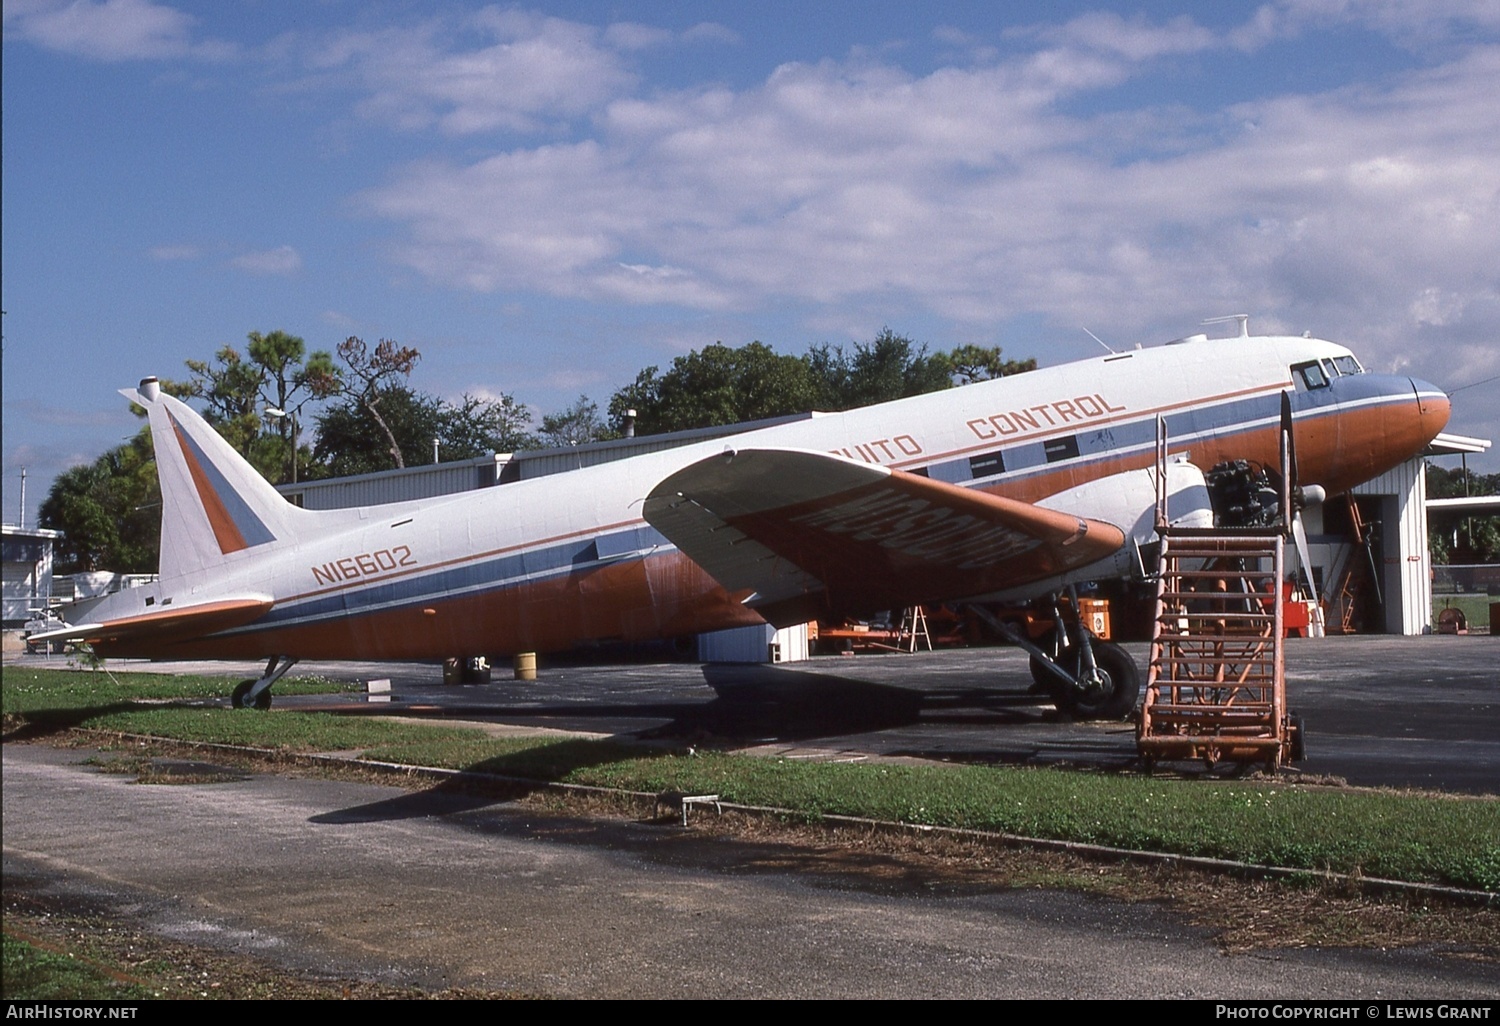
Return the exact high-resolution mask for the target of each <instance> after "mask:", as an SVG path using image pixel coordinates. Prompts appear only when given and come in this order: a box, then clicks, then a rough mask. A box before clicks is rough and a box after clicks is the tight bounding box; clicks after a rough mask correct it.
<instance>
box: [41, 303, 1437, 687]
mask: <svg viewBox="0 0 1500 1026" xmlns="http://www.w3.org/2000/svg"><path fill="white" fill-rule="evenodd" d="M122 394H123V395H125V396H127V397H128V398H129V399H130V400H132V401H133V402H135V403H138V404H140V405H141V406H143V407H145V409H146V411H147V413H148V415H149V417H150V423H151V434H152V438H153V440H154V443H155V448H156V461H157V472H158V474H159V475H160V478H161V491H162V502H163V515H162V534H161V575H160V580H159V581H158V582H157V583H155V584H152V585H150V586H148V587H142V588H135V589H129V590H125V591H121V592H119V593H117V594H114V595H110V596H108V597H106V598H104V599H102V600H99V601H98V602H97V604H96V605H94V606H93V607H92V608H89V609H86V610H83V612H82V617H81V618H82V619H83V620H86V621H87V622H82V623H80V622H79V620H80V614H79V613H78V612H75V613H73V614H72V615H71V616H70V617H69V619H71V620H73V621H74V623H75V624H78V625H77V626H74V627H69V628H66V629H62V630H57V631H52V632H48V633H47V634H46V635H43V636H40V637H39V638H38V639H36V640H45V639H46V638H47V637H52V638H64V637H66V638H69V639H73V640H85V641H87V642H89V643H90V644H91V645H92V646H93V647H94V649H95V651H96V652H98V653H99V654H100V655H105V656H126V657H149V658H156V659H202V658H211V659H241V658H243V659H250V658H255V659H265V660H267V667H266V672H265V673H264V674H263V675H262V676H261V677H260V678H259V679H257V680H254V681H246V682H244V683H243V684H241V685H240V686H239V687H238V688H237V689H236V691H235V695H234V703H235V705H237V706H241V707H259V708H265V707H267V706H269V704H270V698H271V695H270V690H269V689H270V687H271V685H272V684H274V683H275V681H276V680H277V679H279V678H280V677H281V675H282V674H284V673H285V672H286V671H287V670H288V669H290V667H291V666H292V664H293V663H295V662H296V661H297V660H299V659H361V660H381V659H385V660H424V659H442V658H444V657H448V656H454V655H459V654H467V655H471V656H477V655H490V656H509V655H511V654H514V653H517V652H533V651H540V652H547V651H558V650H563V649H567V648H570V647H573V646H576V645H580V644H584V643H588V642H592V641H597V640H604V639H624V640H638V639H647V638H661V637H675V636H679V635H684V634H693V633H697V632H702V631H710V630H717V629H721V628H727V627H736V626H743V625H750V624H759V623H762V622H765V621H769V622H770V623H773V624H776V625H778V626H786V625H789V624H794V623H800V622H803V621H806V620H810V619H813V618H816V617H828V616H838V615H846V614H859V613H868V612H871V611H875V610H884V609H895V608H901V607H905V606H910V605H915V604H918V603H927V602H937V601H948V600H961V599H987V598H1019V597H1034V596H1039V595H1044V594H1047V593H1049V592H1055V591H1058V590H1060V589H1063V588H1066V587H1068V586H1069V585H1070V584H1072V583H1074V582H1078V581H1084V580H1100V579H1107V578H1114V577H1121V576H1126V575H1129V574H1131V573H1132V572H1133V571H1134V572H1137V573H1138V572H1139V571H1138V568H1139V565H1140V555H1139V552H1138V551H1136V547H1137V546H1138V545H1141V544H1147V543H1149V542H1151V541H1152V540H1153V538H1154V510H1155V498H1156V477H1157V470H1156V466H1157V461H1156V455H1155V445H1156V434H1157V422H1158V418H1164V419H1165V422H1166V426H1167V434H1168V437H1169V438H1170V440H1171V450H1172V456H1173V459H1172V460H1170V461H1169V462H1168V463H1167V464H1166V467H1167V470H1166V476H1167V492H1168V494H1169V496H1170V499H1171V504H1170V508H1171V510H1172V511H1173V514H1174V522H1175V523H1182V524H1186V525H1189V526H1211V525H1212V524H1213V522H1214V517H1215V511H1214V509H1213V500H1212V498H1211V489H1210V488H1209V487H1208V486H1207V485H1206V484H1205V474H1204V471H1205V470H1209V469H1210V468H1213V467H1215V466H1216V465H1219V464H1224V463H1226V462H1229V461H1247V462H1248V463H1249V464H1250V465H1252V466H1254V465H1260V466H1263V467H1270V468H1274V467H1278V466H1280V463H1279V462H1278V458H1279V451H1280V435H1281V426H1282V422H1283V420H1284V419H1286V416H1285V414H1284V413H1283V410H1284V409H1289V410H1290V419H1291V421H1292V423H1293V425H1294V427H1293V431H1294V433H1295V437H1296V447H1297V452H1298V461H1299V465H1300V477H1301V479H1302V480H1303V481H1305V482H1310V483H1313V484H1316V485H1320V486H1322V488H1323V489H1325V490H1326V492H1327V493H1328V494H1338V493H1339V492H1342V491H1344V490H1347V489H1348V488H1350V487H1351V486H1353V485H1355V484H1358V483H1360V482H1362V481H1365V480H1367V479H1368V478H1370V477H1373V476H1375V475H1377V474H1379V473H1382V472H1383V471H1385V470H1387V469H1389V468H1391V467H1393V466H1395V465H1397V464H1398V463H1400V462H1401V461H1403V460H1405V459H1407V458H1409V457H1410V456H1412V455H1413V454H1415V453H1417V452H1419V451H1420V450H1421V449H1422V447H1423V446H1425V445H1426V444H1427V443H1428V442H1429V441H1431V440H1432V438H1433V437H1434V436H1435V435H1436V434H1437V433H1438V432H1439V431H1440V430H1442V428H1443V426H1444V425H1445V424H1446V423H1447V420H1448V412H1449V404H1448V398H1447V396H1446V395H1445V394H1444V393H1443V392H1442V391H1440V390H1439V389H1437V388H1435V387H1434V386H1432V385H1430V384H1427V383H1425V382H1423V381H1417V380H1413V379H1411V378H1407V377H1402V376H1391V375H1382V374H1370V373H1365V372H1364V371H1363V370H1362V369H1361V367H1360V365H1359V363H1358V362H1357V361H1356V359H1355V358H1354V356H1353V354H1351V353H1350V351H1349V350H1348V349H1346V348H1344V347H1343V346H1341V345H1336V344H1334V343H1331V342H1325V341H1321V340H1318V339H1311V338H1306V337H1302V338H1298V337H1281V336H1275V337H1265V336H1263V337H1250V336H1249V335H1248V332H1247V331H1246V330H1245V328H1244V324H1243V321H1242V324H1241V334H1240V335H1239V336H1238V337H1232V338H1224V339H1212V340H1211V339H1208V338H1207V337H1206V336H1203V335H1198V336H1194V337H1192V338H1189V339H1184V340H1181V341H1180V342H1178V343H1176V344H1168V345H1166V346H1161V347H1154V348H1150V349H1136V350H1134V351H1129V352H1121V353H1117V354H1114V355H1110V356H1103V357H1100V358H1097V359H1091V360H1084V361H1080V362H1077V363H1070V364H1066V365H1062V366H1057V367H1052V368H1046V369H1042V370H1037V371H1034V372H1031V373H1027V374H1024V375H1019V376H1015V377H1009V378H1004V379H1001V380H994V381H986V382H981V383H977V384H972V385H968V386H964V387H961V388H956V389H953V390H950V391H946V392H937V393H932V394H929V395H922V396H916V397H913V398H909V399H901V400H898V401H895V402H889V403H882V404H880V405H878V406H871V407H867V408H864V409H859V410H853V411H850V412H848V413H840V414H828V415H817V416H814V417H812V418H810V419H806V420H802V421H798V422H794V423H789V424H781V425H778V426H773V427H767V428H763V429H759V430H755V431H750V432H748V433H745V434H741V435H735V436H733V437H732V438H731V439H729V440H727V441H726V440H725V439H719V440H715V441H709V442H703V443H699V444H694V445H689V446H685V447H682V448H677V449H670V450H666V451H661V452H655V453H650V454H647V455H642V456H636V457H633V458H629V459H623V460H620V461H618V462H614V463H607V464H604V465H600V466H593V467H587V468H583V469H579V470H574V471H570V472H567V473H563V474H558V475H554V476H550V477H543V478H538V479H534V480H522V481H518V482H514V483H510V484H504V485H500V486H497V487H493V488H488V489H483V490H479V491H474V492H467V493H463V494H458V495H452V496H446V497H441V498H436V499H424V500H421V501H417V502H400V503H393V504H389V505H380V506H370V507H364V508H360V509H348V510H333V511H310V510H304V509H300V508H298V507H296V506H293V505H291V504H290V503H288V502H287V501H286V500H285V499H283V498H282V497H281V495H280V494H278V493H277V492H276V491H275V489H273V488H272V487H271V485H270V484H268V483H267V482H266V481H265V480H264V479H263V478H261V477H260V476H259V475H258V474H257V473H256V472H255V471H254V470H253V469H252V468H251V467H250V466H249V465H248V464H247V463H246V462H245V461H244V460H243V459H241V458H240V456H239V455H238V454H237V453H236V452H235V451H234V450H233V449H232V448H231V447H230V446H229V445H228V444H227V443H226V442H225V441H224V440H223V439H222V438H220V437H219V435H218V434H217V433H216V432H215V431H214V430H213V428H211V427H209V426H208V425H207V424H206V423H205V422H204V421H203V420H202V419H201V418H200V417H199V416H198V415H197V414H196V413H194V412H193V411H192V410H191V409H189V408H188V407H187V406H185V405H184V404H182V403H181V402H179V401H177V400H176V399H173V398H171V397H170V396H168V395H166V394H164V393H163V392H162V391H161V389H160V388H159V386H158V384H157V381H156V379H155V378H147V379H145V380H144V381H142V382H141V383H140V387H139V388H137V389H133V390H131V389H126V390H122ZM1288 400H1289V401H1288ZM1240 466H1243V464H1240ZM1221 512H1222V511H1221ZM1072 629H1073V630H1078V629H1079V628H1076V627H1075V628H1072ZM1081 640H1082V649H1083V652H1084V653H1086V654H1085V655H1082V656H1079V655H1077V654H1076V653H1077V652H1078V647H1077V646H1073V647H1071V648H1069V649H1068V651H1070V652H1073V653H1075V654H1074V655H1073V656H1072V657H1071V658H1069V657H1066V656H1064V655H1060V654H1058V653H1057V652H1056V651H1054V652H1053V653H1052V655H1051V656H1050V657H1049V656H1043V658H1048V659H1049V661H1050V662H1051V668H1050V669H1048V670H1047V671H1046V672H1047V673H1050V674H1053V675H1054V676H1058V677H1059V679H1061V680H1063V681H1066V682H1068V687H1064V688H1057V689H1054V693H1055V694H1058V702H1059V705H1060V706H1065V707H1067V706H1071V707H1073V710H1074V711H1075V712H1077V713H1079V714H1081V715H1105V716H1123V715H1126V714H1128V713H1129V712H1130V710H1131V708H1132V706H1133V705H1134V702H1135V700H1136V697H1137V694H1138V689H1139V675H1138V671H1137V669H1136V666H1135V664H1134V662H1133V660H1132V659H1131V658H1130V656H1129V655H1128V654H1126V653H1125V651H1124V650H1123V649H1120V648H1119V646H1116V645H1111V644H1109V643H1107V642H1100V641H1095V642H1093V643H1092V646H1091V645H1090V643H1089V640H1088V638H1087V636H1086V635H1085V636H1084V637H1083V638H1082V639H1081ZM1087 653H1092V654H1091V655H1090V654H1087ZM1059 670H1061V671H1062V672H1061V673H1060V674H1059V673H1058V671H1059Z"/></svg>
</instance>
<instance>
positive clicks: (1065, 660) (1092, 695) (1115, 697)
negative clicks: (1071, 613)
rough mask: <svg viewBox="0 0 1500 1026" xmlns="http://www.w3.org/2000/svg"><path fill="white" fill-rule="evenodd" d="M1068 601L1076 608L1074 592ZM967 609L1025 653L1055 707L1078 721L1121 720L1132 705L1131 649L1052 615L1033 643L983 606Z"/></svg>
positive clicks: (1135, 672)
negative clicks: (1045, 631) (1047, 627)
mask: <svg viewBox="0 0 1500 1026" xmlns="http://www.w3.org/2000/svg"><path fill="white" fill-rule="evenodd" d="M1070 590H1071V589H1070ZM1073 600H1074V605H1073V608H1075V609H1076V608H1078V605H1077V596H1076V595H1074V596H1073ZM968 608H969V610H970V611H971V612H973V613H975V614H976V615H977V616H978V617H979V618H980V619H981V620H983V621H984V622H985V623H987V624H988V625H989V626H990V627H991V628H992V629H993V630H994V631H996V632H997V633H998V634H1000V635H1001V636H1002V637H1004V638H1005V639H1006V640H1007V641H1009V642H1010V643H1011V644H1013V645H1016V646H1018V647H1020V648H1023V649H1025V650H1026V651H1027V652H1028V653H1030V655H1031V675H1032V678H1033V679H1034V680H1035V681H1036V682H1037V684H1038V685H1040V686H1041V687H1042V689H1043V690H1044V691H1045V692H1046V693H1047V694H1049V695H1050V696H1052V701H1053V704H1055V705H1056V706H1057V710H1058V712H1060V713H1063V714H1065V715H1068V716H1072V717H1074V718H1077V719H1082V720H1122V719H1125V718H1127V717H1128V716H1129V715H1130V713H1131V712H1132V711H1133V710H1134V709H1135V702H1136V699H1137V698H1138V697H1139V696H1140V691H1141V674H1140V670H1139V669H1137V668H1136V665H1135V660H1134V659H1132V658H1131V657H1130V653H1129V652H1126V651H1125V649H1123V648H1121V647H1120V646H1119V645H1116V644H1115V643H1114V642H1112V641H1100V640H1099V639H1098V638H1096V637H1094V635H1093V634H1092V633H1091V632H1090V631H1089V629H1088V628H1087V627H1085V626H1083V624H1081V623H1078V622H1076V621H1075V622H1071V623H1070V622H1067V621H1065V620H1064V619H1063V618H1062V617H1061V616H1060V615H1055V614H1054V617H1053V619H1054V623H1055V626H1054V627H1053V629H1052V630H1051V631H1050V632H1049V633H1048V634H1047V636H1046V637H1045V638H1043V639H1042V645H1041V646H1038V645H1035V644H1033V643H1032V642H1031V640H1030V639H1029V638H1027V637H1025V636H1024V635H1023V634H1022V633H1021V632H1019V631H1017V630H1016V629H1015V628H1013V627H1012V626H1010V625H1009V624H1007V623H1005V622H1004V621H1002V620H1000V619H998V618H997V617H995V616H993V615H991V614H990V612H989V610H987V609H985V608H984V607H982V606H977V605H973V606H969V607H968Z"/></svg>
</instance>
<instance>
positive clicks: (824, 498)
mask: <svg viewBox="0 0 1500 1026" xmlns="http://www.w3.org/2000/svg"><path fill="white" fill-rule="evenodd" d="M644 514H645V517H646V520H647V521H648V522H649V523H650V524H651V525H652V526H653V527H655V528H656V529H657V530H658V531H660V532H661V533H662V534H664V535H665V536H666V537H667V538H668V540H670V541H671V542H672V543H673V544H675V545H676V546H677V547H678V548H679V549H680V550H682V552H684V553H686V554H687V556H688V557H689V558H691V559H692V560H693V561H694V562H696V563H697V564H698V565H699V566H701V567H703V569H704V570H706V571H708V573H709V574H710V575H712V576H713V577H714V579H716V580H717V581H718V582H719V583H720V584H722V585H723V586H724V587H725V588H726V589H727V590H729V591H730V592H731V593H733V592H737V591H751V592H753V594H752V595H751V596H750V597H749V598H748V599H746V600H745V601H746V604H747V605H749V606H750V607H752V608H753V609H755V610H756V611H757V612H758V613H760V614H761V615H762V616H764V617H765V618H766V619H767V620H769V621H770V622H771V623H773V624H776V625H777V626H787V625H789V624H793V623H801V622H803V621H806V620H811V619H814V618H816V617H818V616H821V615H828V614H843V613H850V612H859V611H864V612H871V611H875V610H882V609H900V608H904V607H906V606H910V605H915V604H918V603H922V602H936V601H942V600H948V599H959V598H965V597H969V596H975V595H983V594H986V593H989V592H994V591H1000V590H1004V589H1009V588H1014V587H1018V586H1022V585H1025V584H1026V583H1028V582H1030V581H1039V580H1043V579H1045V578H1049V577H1054V576H1056V575H1058V574H1060V573H1062V572H1064V571H1067V570H1070V569H1073V568H1075V567H1079V566H1085V565H1087V564H1089V563H1092V562H1095V561H1096V560H1100V559H1103V558H1104V557H1106V556H1108V555H1110V554H1111V553H1113V552H1115V551H1116V550H1117V549H1119V548H1120V547H1121V546H1122V545H1124V544H1125V535H1124V532H1122V531H1121V530H1120V529H1119V528H1117V527H1115V526H1114V525H1112V524H1107V523H1104V522H1103V521H1099V520H1088V519H1084V518H1082V517H1077V516H1073V515H1071V514H1067V513H1059V512H1056V511H1053V510H1047V509H1041V508H1039V507H1037V506H1032V505H1029V504H1027V503H1024V502H1016V501H1014V500H1011V499H1003V498H998V497H996V496H993V495H988V494H986V493H983V492H979V491H974V490H971V489H967V488H959V487H957V486H956V485H950V484H946V483H944V482H941V481H933V480H930V479H929V478H926V477H921V476H919V475H916V474H908V473H906V472H904V471H900V470H891V469H889V468H886V467H881V466H877V465H873V464H866V463H857V462H854V461H852V460H848V459H845V458H843V457H840V456H834V455H830V454H828V453H821V452H805V451H800V450H787V449H741V450H739V451H734V450H726V451H725V452H723V453H721V454H719V455H716V456H711V457H709V458H708V459H705V460H701V461H699V462H698V463H694V464H693V465H691V466H689V467H685V468H684V469H682V470H679V471H678V472H676V473H675V474H672V475H671V476H670V477H667V478H666V479H665V480H663V481H662V482H661V483H660V484H658V485H657V486H656V488H655V489H653V490H652V492H651V494H650V496H649V497H648V498H647V499H646V503H645V510H644Z"/></svg>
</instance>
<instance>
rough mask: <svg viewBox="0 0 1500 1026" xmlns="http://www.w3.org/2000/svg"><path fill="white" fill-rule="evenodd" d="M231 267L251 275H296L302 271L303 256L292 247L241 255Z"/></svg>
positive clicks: (233, 260)
mask: <svg viewBox="0 0 1500 1026" xmlns="http://www.w3.org/2000/svg"><path fill="white" fill-rule="evenodd" d="M229 263H230V265H231V266H233V267H237V268H239V269H240V270H242V271H248V272H250V273H251V274H294V273H296V272H297V271H300V270H301V269H302V254H300V253H298V252H297V251H296V250H295V249H293V248H292V247H291V246H277V247H276V248H275V249H262V250H253V251H251V252H249V253H241V254H240V255H239V256H237V257H235V258H234V259H232V260H230V261H229Z"/></svg>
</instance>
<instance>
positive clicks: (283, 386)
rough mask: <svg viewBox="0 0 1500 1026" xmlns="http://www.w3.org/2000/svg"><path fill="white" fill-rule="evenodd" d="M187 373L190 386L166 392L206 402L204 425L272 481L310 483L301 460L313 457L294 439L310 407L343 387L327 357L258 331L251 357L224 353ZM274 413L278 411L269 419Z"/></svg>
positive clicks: (171, 386) (291, 338)
mask: <svg viewBox="0 0 1500 1026" xmlns="http://www.w3.org/2000/svg"><path fill="white" fill-rule="evenodd" d="M187 368H188V371H189V373H190V374H191V377H190V378H189V379H188V380H187V381H166V382H163V383H162V386H163V388H165V389H166V390H167V391H168V392H170V393H171V394H173V395H176V396H177V397H179V398H183V399H188V398H193V399H198V400H201V401H202V402H203V403H204V404H205V407H206V408H205V409H204V411H203V415H204V418H205V419H206V420H207V421H208V422H209V423H210V424H212V425H213V426H214V429H215V430H217V431H218V432H219V434H221V435H223V436H224V438H225V440H226V441H228V442H229V444H230V445H232V446H234V447H235V449H236V450H238V451H239V452H240V454H241V455H243V456H244V457H245V458H246V459H247V460H249V461H250V463H251V465H253V466H254V467H255V468H256V469H257V470H258V471H260V472H261V473H262V474H263V475H264V476H265V477H266V478H267V479H268V480H271V481H273V482H278V483H280V482H284V481H288V480H291V479H293V478H295V477H299V476H307V475H306V474H305V473H299V469H300V468H299V466H294V464H293V459H294V458H295V459H296V460H297V461H298V464H299V465H305V464H306V463H307V461H308V460H309V459H311V455H312V452H311V449H309V448H307V447H306V446H303V445H302V444H301V440H300V438H294V436H296V435H300V434H301V431H300V427H301V423H302V413H303V407H304V406H306V405H307V403H309V402H312V401H315V400H322V399H326V398H328V397H329V396H331V395H334V394H335V393H337V392H338V391H339V390H340V388H341V387H342V381H341V375H340V372H339V368H338V367H337V366H335V364H334V362H333V357H332V356H331V355H329V353H328V352H327V351H324V350H318V351H315V352H313V353H312V354H311V355H309V354H308V352H307V343H306V342H304V341H303V340H302V339H301V338H299V337H297V336H296V335H289V334H287V333H286V332H284V331H280V330H278V331H271V332H267V333H265V334H262V333H261V332H258V331H252V332H250V333H249V335H247V336H246V347H245V353H244V354H241V353H240V351H239V350H238V349H236V348H234V347H233V346H224V347H223V348H221V349H220V350H219V351H218V352H217V353H216V354H214V358H213V360H211V361H209V360H188V361H187ZM268 410H274V411H278V412H277V413H276V414H274V415H272V416H268V415H267V411H268ZM294 444H295V445H296V447H297V450H298V451H297V453H296V454H295V457H294V454H293V451H292V450H293V446H294Z"/></svg>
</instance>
